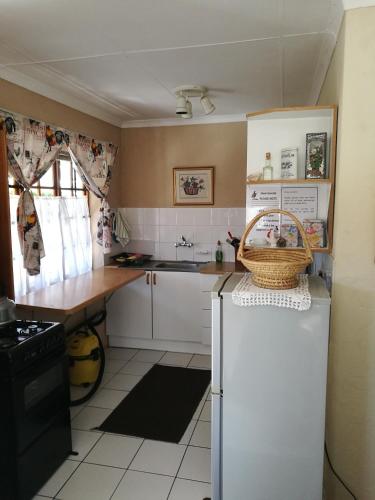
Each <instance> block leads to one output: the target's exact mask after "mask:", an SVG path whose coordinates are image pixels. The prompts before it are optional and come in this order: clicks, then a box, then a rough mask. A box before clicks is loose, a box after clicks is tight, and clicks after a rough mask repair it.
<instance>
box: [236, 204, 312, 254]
mask: <svg viewBox="0 0 375 500" xmlns="http://www.w3.org/2000/svg"><path fill="white" fill-rule="evenodd" d="M270 214H281V215H286V216H287V217H290V218H291V219H292V220H293V221H294V222H295V224H296V226H297V227H298V230H299V232H300V234H301V236H302V241H303V246H304V247H305V249H306V253H307V256H308V257H309V258H310V259H312V258H313V256H312V253H311V249H310V245H309V241H308V239H307V236H306V231H305V229H304V227H303V225H302V224H301V222H300V221H299V220H298V219H297V217H296V216H295V215H293V214H292V213H291V212H287V211H286V210H281V209H280V208H270V209H269V210H263V211H262V212H259V214H258V215H256V216H255V217H254V219H252V220H251V221H250V222H249V224H248V225H247V226H246V229H245V232H244V233H243V235H242V238H241V241H240V246H239V247H238V254H237V255H238V257H241V258H243V249H244V246H245V241H246V238H247V236H248V235H249V233H250V231H251V230H252V229H253V227H254V226H255V224H256V223H257V222H258V221H259V220H260V219H261V218H262V217H264V216H265V215H270Z"/></svg>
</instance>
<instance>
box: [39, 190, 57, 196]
mask: <svg viewBox="0 0 375 500" xmlns="http://www.w3.org/2000/svg"><path fill="white" fill-rule="evenodd" d="M54 195H55V191H54V190H53V189H43V188H42V189H41V190H40V196H54Z"/></svg>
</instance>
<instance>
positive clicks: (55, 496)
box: [53, 460, 82, 498]
mask: <svg viewBox="0 0 375 500" xmlns="http://www.w3.org/2000/svg"><path fill="white" fill-rule="evenodd" d="M72 461H73V460H72ZM64 463H65V462H64ZM81 465H82V462H79V464H78V466H77V467H76V468H75V469H74V471H73V472H72V473H71V474H70V476H69V477H68V478H67V479H66V480H65V481H64V483H63V485H62V486H61V488H60V489H59V490H57V493H56V494H55V495H54V496H53V498H58V496H57V495H58V494H59V493H60V491H61V490H62V489H63V488H64V486H65V485H66V484H67V482H68V481H70V478H71V477H72V476H73V474H75V472H76V471H77V470H78V469H79V468H80V467H81Z"/></svg>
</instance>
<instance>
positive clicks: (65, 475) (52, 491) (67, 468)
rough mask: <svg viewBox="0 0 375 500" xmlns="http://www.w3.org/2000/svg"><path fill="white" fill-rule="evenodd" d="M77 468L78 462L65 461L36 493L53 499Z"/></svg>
mask: <svg viewBox="0 0 375 500" xmlns="http://www.w3.org/2000/svg"><path fill="white" fill-rule="evenodd" d="M78 466H79V462H74V461H72V460H65V462H64V463H63V464H62V465H61V466H60V467H59V468H58V469H57V471H56V472H55V473H54V474H53V476H52V477H50V478H49V480H48V481H47V482H46V483H45V484H44V485H43V487H42V488H41V489H40V490H39V491H38V494H39V495H42V496H47V497H48V496H49V497H54V496H55V495H56V494H57V492H58V491H59V489H60V488H61V487H62V486H63V484H64V483H65V481H67V480H68V479H69V477H70V476H71V475H72V474H73V472H74V471H75V470H76V468H77V467H78Z"/></svg>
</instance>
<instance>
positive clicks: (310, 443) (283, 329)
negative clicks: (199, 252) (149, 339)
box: [211, 274, 330, 500]
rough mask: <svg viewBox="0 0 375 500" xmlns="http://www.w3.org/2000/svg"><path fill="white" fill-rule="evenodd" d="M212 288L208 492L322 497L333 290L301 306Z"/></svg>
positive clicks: (282, 499)
mask: <svg viewBox="0 0 375 500" xmlns="http://www.w3.org/2000/svg"><path fill="white" fill-rule="evenodd" d="M241 277H242V274H231V275H230V274H228V275H224V276H223V277H222V278H220V279H219V280H218V281H217V283H216V284H215V286H214V288H213V291H212V465H211V467H212V500H322V480H323V458H324V424H325V399H326V380H327V351H328V337H329V317H330V297H329V294H328V292H327V290H326V287H325V285H324V282H323V280H321V279H320V278H317V277H314V278H309V288H310V293H311V295H312V305H311V308H310V309H309V310H308V311H303V312H299V311H296V310H294V309H285V308H279V307H275V306H252V307H239V306H236V305H234V304H233V302H232V296H231V295H232V291H233V289H234V288H235V286H236V285H237V283H238V282H239V280H240V279H241Z"/></svg>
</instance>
